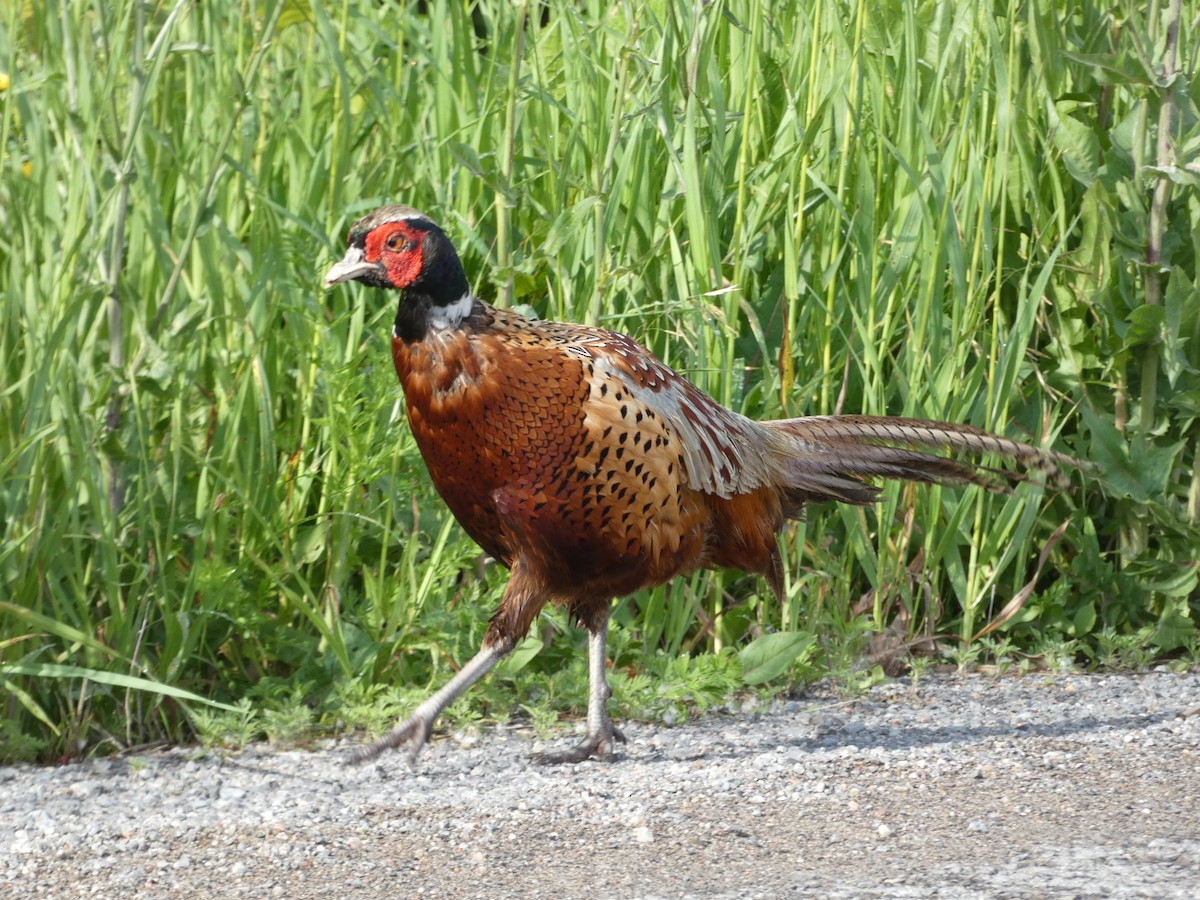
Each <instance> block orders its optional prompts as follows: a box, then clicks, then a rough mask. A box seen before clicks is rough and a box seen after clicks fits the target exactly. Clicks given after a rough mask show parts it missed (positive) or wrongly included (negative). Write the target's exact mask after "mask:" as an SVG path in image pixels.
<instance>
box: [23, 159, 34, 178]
mask: <svg viewBox="0 0 1200 900" xmlns="http://www.w3.org/2000/svg"><path fill="white" fill-rule="evenodd" d="M21 174H22V175H24V176H25V177H26V178H29V177H31V176H32V175H33V163H31V162H30V161H29V160H25V162H23V163H21Z"/></svg>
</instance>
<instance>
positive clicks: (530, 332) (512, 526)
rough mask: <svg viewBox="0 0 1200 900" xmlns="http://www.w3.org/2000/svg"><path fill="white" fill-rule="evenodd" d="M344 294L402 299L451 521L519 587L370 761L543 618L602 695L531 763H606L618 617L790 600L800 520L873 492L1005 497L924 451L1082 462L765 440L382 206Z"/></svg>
mask: <svg viewBox="0 0 1200 900" xmlns="http://www.w3.org/2000/svg"><path fill="white" fill-rule="evenodd" d="M345 281H358V282H361V283H363V284H367V285H371V286H372V287H379V288H391V289H394V290H397V291H399V292H400V298H399V305H398V308H397V310H396V319H395V325H394V327H393V329H392V359H393V361H394V363H395V366H396V373H397V375H398V376H399V378H400V384H401V385H402V387H403V390H404V397H405V406H406V411H407V415H408V421H409V424H410V426H411V428H412V433H413V436H414V437H415V438H416V442H417V446H418V447H419V448H420V451H421V455H422V456H423V457H424V460H425V463H426V465H427V466H428V468H429V473H430V476H431V477H432V480H433V483H434V485H435V487H436V488H437V490H438V492H439V493H440V494H441V496H442V498H443V499H444V500H445V502H446V504H447V506H449V507H450V511H451V512H452V513H453V514H454V517H455V518H456V519H457V520H458V522H459V523H460V524H461V525H462V527H463V528H464V529H465V530H466V532H467V534H469V535H470V536H471V538H473V539H474V540H475V541H476V543H478V544H479V545H480V546H481V547H482V548H483V549H484V550H485V551H486V552H487V553H488V554H490V555H491V556H492V557H494V558H495V559H496V560H497V561H498V562H499V563H501V564H502V565H503V566H505V567H507V568H508V569H509V570H510V576H509V580H508V583H507V586H506V587H505V590H504V594H503V597H502V598H501V600H500V604H499V607H498V608H497V609H496V611H495V613H494V614H493V616H492V618H491V621H490V623H489V625H488V628H487V631H486V633H485V636H484V638H483V642H482V646H481V648H480V650H479V652H478V653H477V654H476V655H475V657H474V658H473V659H471V660H470V662H468V663H467V664H466V665H464V666H463V667H462V668H461V669H460V670H459V672H458V673H457V674H456V675H455V676H454V677H453V678H452V679H451V680H450V681H449V682H448V683H447V684H446V685H445V686H444V687H442V688H441V689H440V690H438V691H437V692H436V693H435V694H433V696H431V697H430V698H429V699H428V700H426V701H425V702H424V703H422V704H421V705H420V706H418V707H417V709H416V710H415V711H414V712H413V713H412V715H411V716H410V717H409V718H408V719H407V720H406V721H405V722H403V723H401V724H400V725H398V726H397V727H396V728H395V729H394V730H393V731H391V732H390V733H389V734H387V735H386V736H384V737H383V738H381V739H380V740H378V741H376V742H375V743H374V744H371V745H370V746H368V747H365V748H363V749H361V750H360V751H358V754H357V759H358V761H364V760H367V759H371V758H373V757H375V756H378V755H379V754H380V753H382V752H383V751H385V750H387V749H389V748H397V747H401V746H404V745H408V746H409V747H410V748H411V756H410V759H411V760H415V759H416V756H417V753H418V752H419V751H420V749H421V747H422V746H423V745H424V744H425V743H426V742H427V741H428V739H429V737H430V734H431V731H432V728H433V725H434V722H435V721H436V720H437V717H438V715H439V714H440V713H441V712H442V710H443V709H445V708H446V707H447V706H448V705H449V704H450V703H452V702H453V701H454V700H455V699H456V698H457V697H459V696H461V695H462V694H463V692H464V691H466V690H467V689H468V688H469V687H470V686H471V685H472V684H474V683H475V682H476V681H477V680H478V679H480V678H481V677H483V676H484V675H485V674H487V672H489V671H490V670H491V669H492V668H493V667H494V666H495V665H496V664H497V663H498V662H499V661H500V660H501V659H503V658H504V657H505V655H506V654H508V653H509V652H510V651H511V650H512V649H513V647H514V646H515V645H516V643H517V642H518V641H520V640H521V639H522V638H523V637H524V636H525V635H526V633H527V632H528V631H529V628H530V625H531V624H532V623H533V621H534V619H535V618H536V617H537V616H538V614H539V613H540V612H541V610H542V609H543V607H545V605H546V604H547V603H556V604H559V605H562V606H564V607H565V608H566V610H567V612H568V614H569V615H571V616H572V617H574V618H575V619H577V620H578V621H579V622H580V623H581V624H582V625H583V626H584V627H585V628H586V629H587V632H588V636H589V637H588V670H589V679H590V689H589V696H588V712H587V736H586V737H585V738H584V740H583V741H582V742H581V743H580V744H579V745H578V746H576V747H575V748H573V749H572V750H570V751H568V752H566V753H561V754H545V755H543V756H540V757H538V758H537V761H538V762H578V761H581V760H584V759H587V758H589V757H597V758H604V757H606V756H608V755H609V754H610V753H611V752H612V750H613V745H614V742H616V741H624V737H623V736H622V734H621V732H620V731H618V730H617V729H616V727H614V724H613V720H612V718H611V716H610V715H609V712H608V707H607V701H608V699H609V697H610V696H611V690H610V688H609V685H608V682H607V678H606V674H605V663H606V657H605V643H606V639H607V635H608V621H609V613H610V607H611V603H612V601H613V599H614V598H620V597H623V596H625V595H627V594H631V593H633V592H635V591H637V590H639V589H641V588H645V587H651V586H654V585H658V584H662V583H664V582H666V581H668V580H670V579H672V578H674V577H675V576H677V575H684V574H687V573H689V572H692V571H694V570H696V569H699V568H716V567H731V568H737V569H741V570H743V571H746V572H750V573H756V574H759V575H761V576H763V577H764V578H765V579H766V581H767V584H768V585H769V586H770V588H771V590H772V591H773V592H774V593H775V595H776V596H777V597H779V596H781V593H782V585H783V572H782V566H781V561H780V553H779V549H778V545H777V543H776V533H777V532H778V531H779V530H780V529H781V528H782V527H783V524H784V522H785V521H786V520H788V519H794V518H796V517H798V516H799V515H800V511H801V508H802V507H803V506H804V504H806V503H810V502H815V501H830V500H832V501H839V502H842V503H850V504H858V505H865V504H869V503H871V502H873V501H874V500H876V498H877V496H878V493H879V489H878V488H876V487H875V486H873V485H872V484H871V483H870V481H869V480H868V479H871V478H873V477H883V478H893V479H905V480H911V481H921V482H935V483H963V482H974V483H985V484H986V483H991V482H993V481H994V479H993V478H992V477H990V476H989V475H987V474H984V473H985V471H986V470H983V469H982V468H981V467H980V466H978V465H976V464H970V463H967V462H963V461H961V460H959V459H955V458H951V457H948V456H941V455H935V454H933V453H926V452H921V450H920V449H919V448H927V449H933V450H939V449H940V450H946V451H958V452H960V453H968V454H996V455H1000V456H1003V457H1007V458H1010V459H1012V460H1015V461H1016V462H1017V463H1019V464H1020V465H1021V466H1023V467H1024V468H1026V469H1029V470H1032V471H1035V472H1037V473H1040V475H1041V476H1042V477H1045V478H1052V479H1059V478H1061V475H1060V468H1059V464H1060V463H1071V462H1073V461H1072V460H1071V459H1070V458H1069V457H1066V456H1063V455H1061V454H1058V453H1055V452H1053V451H1049V450H1043V449H1039V448H1037V447H1033V446H1030V445H1028V444H1024V443H1020V442H1018V441H1014V440H1009V439H1008V438H1003V437H998V436H996V435H993V434H989V433H987V432H985V431H981V430H979V429H976V428H973V427H970V426H967V425H955V424H950V423H946V422H932V421H923V420H919V419H908V418H890V417H877V416H853V415H848V416H806V417H803V418H797V419H784V420H779V421H768V422H756V421H754V420H752V419H749V418H746V417H745V416H742V415H739V414H738V413H735V412H732V411H731V410H729V409H726V408H725V407H724V406H721V405H720V404H718V403H717V402H716V401H714V400H712V399H711V398H710V397H708V396H707V395H706V394H704V393H702V392H701V391H700V390H699V389H697V388H696V387H694V386H693V385H692V384H690V383H689V382H688V381H686V380H685V379H684V378H683V377H681V376H680V375H679V374H677V373H676V372H674V371H672V370H671V369H670V368H668V367H667V366H666V365H664V364H663V363H662V362H660V361H659V360H658V359H657V358H656V357H655V356H654V355H653V354H651V353H650V351H648V350H647V349H645V348H644V347H642V346H641V345H639V344H638V343H636V342H635V341H633V340H632V339H631V338H629V337H626V336H625V335H622V334H618V333H616V332H613V331H607V330H605V329H603V328H592V327H586V326H583V325H573V324H567V323H560V322H548V321H538V320H534V319H530V318H527V317H525V316H522V315H520V314H518V313H516V312H513V311H511V310H508V309H497V308H495V307H493V306H490V305H488V304H486V303H484V302H482V301H481V300H479V299H478V298H477V297H475V296H474V295H473V294H472V292H471V287H470V285H469V283H468V282H467V277H466V274H465V273H464V271H463V267H462V264H461V263H460V262H459V258H458V254H457V253H456V252H455V249H454V246H453V245H452V243H451V242H450V240H449V238H448V237H447V236H446V234H445V232H444V231H442V229H441V228H440V227H438V225H437V224H435V223H434V222H433V220H431V219H430V218H429V217H428V216H426V215H424V214H423V213H420V212H418V211H417V210H415V209H412V208H410V207H407V206H384V207H381V208H380V209H377V210H375V211H374V212H372V213H370V214H369V215H367V216H364V217H363V218H361V219H359V220H358V221H357V222H356V223H355V224H354V225H353V226H352V227H351V229H350V235H349V239H348V249H347V251H346V254H345V257H344V258H343V259H342V260H341V261H339V262H337V263H335V264H334V265H333V266H332V267H331V268H330V269H329V271H328V273H327V274H326V276H325V286H326V287H327V288H328V287H332V286H333V285H335V284H338V283H339V282H345ZM1000 474H1001V475H1003V476H1005V477H1006V478H1008V479H1009V480H1013V481H1015V480H1020V479H1022V478H1023V477H1024V476H1022V475H1020V474H1018V473H1017V472H1012V471H1003V472H1001V473H1000Z"/></svg>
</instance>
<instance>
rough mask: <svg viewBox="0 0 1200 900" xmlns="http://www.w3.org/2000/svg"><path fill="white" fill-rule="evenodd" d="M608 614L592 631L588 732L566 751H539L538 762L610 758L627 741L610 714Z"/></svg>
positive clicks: (589, 664)
mask: <svg viewBox="0 0 1200 900" xmlns="http://www.w3.org/2000/svg"><path fill="white" fill-rule="evenodd" d="M607 645H608V616H607V615H605V617H604V621H602V622H600V623H599V624H598V625H596V626H595V627H594V628H592V629H591V630H589V631H588V682H589V685H588V717H587V723H588V733H587V737H586V738H584V739H583V740H582V741H581V742H580V743H579V744H578V745H577V746H575V747H574V748H573V749H571V750H568V751H567V752H566V753H539V754H536V755H535V756H534V757H533V762H535V763H537V764H538V765H560V764H562V763H577V762H583V761H584V760H585V759H592V758H595V759H607V758H608V757H609V755H610V754H611V753H612V751H613V744H614V743H615V742H617V741H620V742H621V743H625V735H623V734H621V732H620V731H618V730H617V729H616V727H615V726H614V725H613V720H612V716H610V715H609V714H608V698H609V697H611V696H612V688H610V687H609V686H608V673H607V671H606V669H607V663H608V658H607V652H606V648H607Z"/></svg>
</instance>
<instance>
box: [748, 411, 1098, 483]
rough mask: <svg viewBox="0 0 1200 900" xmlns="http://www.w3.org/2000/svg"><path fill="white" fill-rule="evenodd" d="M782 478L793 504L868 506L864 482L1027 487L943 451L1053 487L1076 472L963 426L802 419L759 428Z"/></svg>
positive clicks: (1058, 457)
mask: <svg viewBox="0 0 1200 900" xmlns="http://www.w3.org/2000/svg"><path fill="white" fill-rule="evenodd" d="M762 424H763V425H765V426H766V427H767V428H768V429H769V431H770V432H771V433H772V434H773V436H774V437H773V438H772V439H771V441H770V443H771V445H772V449H773V451H774V453H775V455H776V465H777V467H778V468H779V469H781V470H782V474H783V477H784V481H785V483H786V484H785V490H786V491H787V494H788V496H789V497H791V498H792V499H793V500H794V501H795V502H796V503H797V504H799V503H803V502H806V501H813V500H840V501H842V502H845V503H858V504H865V503H871V502H873V501H874V500H876V499H877V497H878V489H877V488H875V487H874V486H873V485H871V484H869V483H866V482H864V480H863V479H869V478H873V477H874V478H894V479H902V480H908V481H923V482H933V483H946V484H954V483H971V484H979V485H982V486H984V487H986V488H988V489H989V490H1003V489H1004V488H1005V487H1006V486H1007V485H1008V484H1010V483H1014V482H1018V481H1027V480H1030V478H1029V476H1028V475H1027V474H1025V473H1024V472H1021V471H1015V470H1011V469H1006V468H996V467H992V466H984V465H981V464H979V463H977V462H973V461H964V460H962V459H958V458H955V457H952V456H944V455H938V454H935V453H929V452H923V451H924V450H943V451H951V452H953V453H958V454H967V455H969V456H975V457H978V456H986V455H988V454H993V455H996V456H1001V457H1006V458H1008V459H1012V460H1015V461H1016V462H1017V463H1018V464H1019V465H1020V466H1021V467H1023V468H1024V469H1026V470H1030V471H1032V472H1035V473H1037V475H1038V476H1040V478H1041V479H1044V480H1046V481H1048V482H1051V483H1053V484H1055V485H1060V486H1061V485H1063V484H1064V483H1065V482H1066V476H1065V475H1064V473H1063V471H1062V468H1061V466H1064V465H1065V466H1073V467H1079V466H1080V465H1081V464H1080V463H1079V462H1078V461H1077V460H1075V459H1073V458H1071V457H1069V456H1066V455H1064V454H1061V453H1056V452H1054V451H1052V450H1044V449H1042V448H1039V447H1034V446H1032V445H1030V444H1025V443H1022V442H1021V441H1014V440H1012V439H1011V438H1005V437H1000V436H999V435H995V434H990V433H989V432H986V431H982V430H980V429H978V428H974V427H972V426H970V425H957V424H954V423H951V422H932V421H927V420H924V419H904V418H893V417H884V416H807V417H804V418H799V419H781V420H777V421H774V422H763V423H762Z"/></svg>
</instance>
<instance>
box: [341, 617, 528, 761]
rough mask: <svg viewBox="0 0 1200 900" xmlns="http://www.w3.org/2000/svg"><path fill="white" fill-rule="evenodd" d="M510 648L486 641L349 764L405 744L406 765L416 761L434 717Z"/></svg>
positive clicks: (485, 672)
mask: <svg viewBox="0 0 1200 900" xmlns="http://www.w3.org/2000/svg"><path fill="white" fill-rule="evenodd" d="M513 644H514V642H513V641H512V640H509V641H506V642H502V643H499V644H489V643H487V642H486V641H485V642H484V645H483V647H481V648H480V650H479V652H478V653H476V654H475V655H474V656H473V657H472V658H471V661H470V662H468V663H467V664H466V665H465V666H463V667H462V668H461V669H460V670H459V671H458V674H457V675H455V676H454V677H453V678H451V679H450V680H449V681H448V682H447V683H446V684H445V685H444V686H443V687H442V689H441V690H439V691H438V692H437V693H435V694H434V695H433V696H432V697H430V698H429V699H428V700H426V701H425V702H424V703H422V704H421V705H420V706H418V707H417V708H416V710H415V711H414V712H413V714H412V715H411V716H409V717H408V719H407V720H405V721H404V722H402V723H401V724H399V725H397V726H396V727H395V728H393V729H392V730H391V731H390V732H389V733H388V734H385V735H384V736H383V737H381V738H380V739H379V740H377V741H375V742H374V743H373V744H368V745H367V746H365V747H360V748H359V749H358V750H356V751H355V752H354V756H353V758H352V762H354V763H365V762H369V761H370V760H372V759H374V758H375V757H377V756H379V754H381V753H383V752H384V751H385V750H390V749H392V748H393V747H402V746H404V745H405V744H408V745H409V752H408V761H409V764H410V765H411V764H413V763H415V762H416V761H417V754H418V753H420V752H421V748H422V747H424V746H425V743H426V742H427V741H428V740H429V735H430V733H431V732H432V731H433V723H434V722H436V721H437V717H438V716H439V715H441V713H442V710H443V709H445V708H446V707H447V706H449V705H450V704H451V703H453V702H454V701H455V700H457V699H458V698H459V697H460V696H462V694H463V693H464V692H465V691H466V690H467V688H469V687H470V686H471V685H473V684H474V683H475V682H476V681H478V680H479V679H480V678H482V677H483V676H484V675H486V674H487V673H488V672H490V671H491V670H492V669H493V668H494V667H495V665H496V663H498V662H500V660H502V659H504V657H506V656H507V655H508V654H509V651H511V650H512V648H513Z"/></svg>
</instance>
